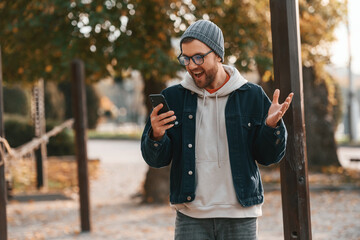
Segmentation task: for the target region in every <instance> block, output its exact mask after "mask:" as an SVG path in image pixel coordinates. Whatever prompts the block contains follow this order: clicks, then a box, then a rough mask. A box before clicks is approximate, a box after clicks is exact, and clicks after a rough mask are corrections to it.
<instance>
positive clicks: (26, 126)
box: [4, 115, 35, 148]
mask: <svg viewBox="0 0 360 240" xmlns="http://www.w3.org/2000/svg"><path fill="white" fill-rule="evenodd" d="M4 128H5V138H6V140H7V141H8V142H9V144H10V146H11V147H12V148H16V147H19V146H20V145H22V144H24V143H26V142H29V141H31V140H32V139H33V138H34V133H35V128H34V126H33V124H32V123H31V122H30V121H29V120H28V119H27V118H24V117H22V116H20V115H12V116H7V117H6V118H5V121H4Z"/></svg>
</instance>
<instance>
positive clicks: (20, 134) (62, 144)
mask: <svg viewBox="0 0 360 240" xmlns="http://www.w3.org/2000/svg"><path fill="white" fill-rule="evenodd" d="M58 124H59V123H58V122H57V123H56V122H47V123H46V130H47V131H49V130H51V129H53V128H54V127H55V126H57V125H58ZM4 128H5V137H6V140H7V141H8V142H9V144H10V146H11V147H12V148H16V147H19V146H21V145H23V144H25V143H27V142H29V141H31V140H32V139H33V138H34V137H35V136H34V133H35V129H34V126H33V124H32V123H31V121H29V120H27V119H25V118H24V117H22V116H16V115H11V116H6V118H5V123H4ZM47 151H48V155H49V156H60V155H73V154H74V151H75V149H74V136H73V134H72V130H68V129H66V130H64V131H62V132H61V133H59V134H58V135H56V136H54V137H51V138H50V139H49V142H48V144H47Z"/></svg>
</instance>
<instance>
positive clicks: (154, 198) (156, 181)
mask: <svg viewBox="0 0 360 240" xmlns="http://www.w3.org/2000/svg"><path fill="white" fill-rule="evenodd" d="M144 76H146V74H143V78H144V82H145V88H144V94H145V105H146V108H147V110H148V112H149V113H150V112H151V111H152V106H151V102H150V99H149V97H148V96H149V94H153V93H160V92H161V91H162V90H163V89H164V88H165V86H166V85H165V83H164V82H162V81H159V80H156V79H157V78H156V77H155V76H150V77H149V78H145V77H144ZM169 184H170V167H165V168H161V169H155V168H151V167H149V170H148V172H147V174H146V178H145V182H144V186H143V190H144V191H143V202H145V203H168V202H169V192H170V186H169Z"/></svg>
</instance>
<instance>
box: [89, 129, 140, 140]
mask: <svg viewBox="0 0 360 240" xmlns="http://www.w3.org/2000/svg"><path fill="white" fill-rule="evenodd" d="M87 134H88V138H89V139H112V140H140V138H141V134H142V132H140V131H134V132H130V133H121V132H97V131H95V130H88V132H87Z"/></svg>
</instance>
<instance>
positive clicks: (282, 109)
mask: <svg viewBox="0 0 360 240" xmlns="http://www.w3.org/2000/svg"><path fill="white" fill-rule="evenodd" d="M288 108H289V103H288V102H284V103H283V104H282V106H281V109H280V112H281V117H282V116H284V114H285V113H286V111H287V110H288Z"/></svg>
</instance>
